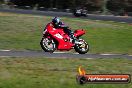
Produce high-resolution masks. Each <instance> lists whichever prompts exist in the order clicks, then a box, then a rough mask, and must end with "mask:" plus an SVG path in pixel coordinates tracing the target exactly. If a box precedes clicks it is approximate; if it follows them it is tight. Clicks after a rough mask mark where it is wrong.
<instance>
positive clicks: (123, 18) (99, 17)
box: [0, 9, 132, 23]
mask: <svg viewBox="0 0 132 88" xmlns="http://www.w3.org/2000/svg"><path fill="white" fill-rule="evenodd" d="M0 12H12V13H21V14H33V15H42V16H59V17H72V18H73V17H74V16H73V14H72V13H67V12H53V11H36V10H20V9H0ZM80 18H83V19H91V20H103V21H115V22H123V23H124V22H125V23H132V17H127V16H110V15H94V14H88V16H87V17H80Z"/></svg>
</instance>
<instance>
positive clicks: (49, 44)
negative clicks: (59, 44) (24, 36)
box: [40, 38, 56, 52]
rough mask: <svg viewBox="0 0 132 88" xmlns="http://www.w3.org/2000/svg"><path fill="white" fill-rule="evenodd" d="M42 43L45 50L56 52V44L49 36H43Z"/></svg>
mask: <svg viewBox="0 0 132 88" xmlns="http://www.w3.org/2000/svg"><path fill="white" fill-rule="evenodd" d="M40 45H41V48H42V49H43V50H44V51H45V52H54V51H55V50H56V44H55V42H54V40H52V39H49V38H42V39H41V42H40Z"/></svg>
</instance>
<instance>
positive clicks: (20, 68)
mask: <svg viewBox="0 0 132 88" xmlns="http://www.w3.org/2000/svg"><path fill="white" fill-rule="evenodd" d="M80 65H82V66H83V67H84V68H85V70H86V71H87V73H89V74H97V73H100V74H107V73H108V74H112V73H114V74H131V75H132V69H131V68H132V62H131V61H130V60H128V59H114V58H113V59H89V60H87V59H68V58H67V59H55V58H54V59H51V58H41V57H40V58H33V57H32V58H18V57H17V58H15V57H10V58H2V57H1V58H0V88H131V87H132V84H131V83H130V84H85V85H79V84H77V83H76V75H77V74H78V72H77V69H78V67H79V66H80Z"/></svg>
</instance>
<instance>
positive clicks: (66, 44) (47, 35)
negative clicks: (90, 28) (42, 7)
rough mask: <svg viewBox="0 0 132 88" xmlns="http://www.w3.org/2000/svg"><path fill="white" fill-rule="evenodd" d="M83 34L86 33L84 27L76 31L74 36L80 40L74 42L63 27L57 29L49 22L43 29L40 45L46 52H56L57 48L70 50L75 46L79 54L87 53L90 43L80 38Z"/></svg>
mask: <svg viewBox="0 0 132 88" xmlns="http://www.w3.org/2000/svg"><path fill="white" fill-rule="evenodd" d="M83 34H85V31H84V30H83V29H79V30H75V31H74V36H75V37H76V38H77V40H78V42H79V43H77V44H74V43H72V42H71V41H72V40H71V38H70V37H69V36H68V35H67V34H66V33H65V32H64V31H63V29H55V28H53V27H52V26H50V24H48V25H47V26H46V28H45V29H44V31H43V38H42V40H41V42H40V45H41V47H42V49H43V50H44V51H45V52H54V51H55V50H67V51H69V50H71V49H73V48H74V49H75V51H76V52H78V53H79V54H85V53H87V52H88V51H89V45H88V44H87V43H86V42H85V41H84V40H83V39H80V38H79V37H80V36H82V35H83Z"/></svg>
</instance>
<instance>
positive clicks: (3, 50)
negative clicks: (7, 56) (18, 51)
mask: <svg viewBox="0 0 132 88" xmlns="http://www.w3.org/2000/svg"><path fill="white" fill-rule="evenodd" d="M0 51H7V52H8V51H11V50H0Z"/></svg>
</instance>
